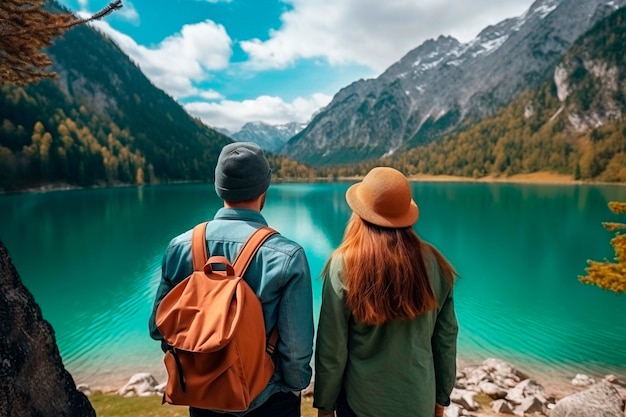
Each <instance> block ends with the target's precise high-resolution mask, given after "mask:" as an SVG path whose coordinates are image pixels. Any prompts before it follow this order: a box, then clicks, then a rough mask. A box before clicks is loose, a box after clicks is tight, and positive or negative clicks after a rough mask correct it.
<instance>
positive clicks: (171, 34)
mask: <svg viewBox="0 0 626 417" xmlns="http://www.w3.org/2000/svg"><path fill="white" fill-rule="evenodd" d="M60 2H61V3H62V4H63V5H65V6H66V7H68V8H69V9H70V10H72V11H73V12H75V13H77V14H79V15H81V16H86V15H89V14H92V13H95V12H96V11H98V10H100V9H101V8H103V7H105V6H106V5H107V4H108V3H109V0H60ZM532 3H533V1H531V0H473V1H469V0H282V1H278V0H123V5H124V7H123V8H122V9H120V10H118V11H115V12H114V13H112V14H111V15H109V16H107V17H106V18H104V19H103V20H102V21H98V22H95V23H93V25H94V26H95V27H97V28H98V29H99V30H100V31H102V32H104V33H105V34H106V35H107V36H109V37H110V38H111V39H113V40H114V41H115V42H116V43H117V44H118V45H119V46H120V48H121V49H122V50H123V51H124V52H125V53H126V54H127V55H129V56H130V57H131V59H132V60H133V61H134V62H135V63H136V64H137V65H138V66H139V67H140V68H141V70H142V71H143V73H144V74H145V75H146V76H147V77H148V78H149V79H150V80H151V81H152V83H153V84H154V85H156V86H157V87H159V88H161V89H162V90H164V91H165V92H166V93H168V94H169V95H170V96H172V97H173V98H174V99H175V100H176V101H177V102H179V103H180V104H181V105H183V106H184V107H185V109H186V110H187V111H188V112H189V113H190V114H191V115H193V116H195V117H198V118H200V119H201V120H202V121H203V122H204V123H206V124H207V125H209V126H211V127H216V128H225V129H228V130H229V131H231V132H236V131H237V130H239V129H240V128H241V126H242V125H243V124H245V123H246V122H255V121H263V122H265V123H269V124H283V123H288V122H299V123H307V122H308V121H309V120H310V119H311V117H312V116H313V115H314V114H315V113H316V112H318V111H319V110H320V109H321V108H323V107H324V106H326V105H327V104H328V103H330V101H331V100H332V97H333V96H334V95H335V94H336V93H337V92H339V90H340V89H342V88H344V87H347V86H349V85H350V84H351V83H352V82H355V81H357V80H359V79H368V78H376V77H378V76H379V75H380V74H382V73H383V72H384V71H385V70H386V69H387V68H388V67H390V66H391V65H393V64H394V63H395V62H397V61H399V60H400V59H401V58H402V57H403V56H404V55H405V54H406V53H408V52H409V51H410V50H412V49H414V48H416V47H418V46H419V45H421V44H422V43H423V42H424V41H426V40H428V39H434V38H437V37H439V36H440V35H446V36H447V35H450V36H454V37H455V38H457V39H458V40H459V41H461V42H469V41H471V40H472V39H473V38H475V37H476V36H477V35H478V33H479V32H480V31H481V30H482V29H484V28H485V27H487V26H489V25H493V24H496V23H498V22H500V21H502V20H504V19H506V18H509V17H515V16H520V15H522V14H523V13H524V12H525V11H526V10H527V9H528V8H529V7H530V6H531V4H532Z"/></svg>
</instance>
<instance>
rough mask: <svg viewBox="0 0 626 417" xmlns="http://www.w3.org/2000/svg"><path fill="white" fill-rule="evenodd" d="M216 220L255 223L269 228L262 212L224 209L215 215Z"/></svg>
mask: <svg viewBox="0 0 626 417" xmlns="http://www.w3.org/2000/svg"><path fill="white" fill-rule="evenodd" d="M214 219H215V220H243V221H249V222H255V223H261V224H263V225H265V226H267V221H266V220H265V217H263V215H262V214H261V212H259V211H256V210H250V209H245V208H226V207H222V208H221V209H219V210H218V211H217V213H215V217H214Z"/></svg>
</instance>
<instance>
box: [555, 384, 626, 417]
mask: <svg viewBox="0 0 626 417" xmlns="http://www.w3.org/2000/svg"><path fill="white" fill-rule="evenodd" d="M572 416H575V417H624V401H623V400H622V397H621V396H620V394H619V392H618V391H617V389H616V388H615V387H614V386H613V385H611V384H610V383H608V382H604V381H603V382H599V383H597V384H595V385H592V386H591V387H589V388H587V389H586V390H584V391H581V392H579V393H576V394H572V395H568V396H567V397H565V398H562V399H561V400H560V401H558V402H557V403H556V405H555V406H554V408H553V409H552V411H551V412H550V417H572Z"/></svg>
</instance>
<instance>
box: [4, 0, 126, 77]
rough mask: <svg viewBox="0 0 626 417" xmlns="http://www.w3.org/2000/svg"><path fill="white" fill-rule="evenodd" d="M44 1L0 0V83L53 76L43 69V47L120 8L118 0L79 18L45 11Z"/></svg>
mask: <svg viewBox="0 0 626 417" xmlns="http://www.w3.org/2000/svg"><path fill="white" fill-rule="evenodd" d="M44 3H45V0H1V1H0V83H15V84H27V83H30V82H34V81H38V80H40V79H42V78H53V77H55V76H56V74H55V73H53V72H46V71H45V68H46V67H47V66H49V65H50V64H51V61H50V58H49V57H48V56H47V55H46V53H45V52H44V51H43V48H45V47H46V46H50V45H51V44H52V42H53V40H54V38H55V37H57V36H59V35H61V34H63V33H64V32H65V31H66V30H68V29H70V28H72V27H74V26H76V25H80V24H83V23H87V22H90V21H93V20H97V19H100V18H102V17H104V16H106V15H108V14H109V13H111V12H112V11H113V10H116V9H119V8H121V7H122V0H115V1H112V2H111V3H109V5H108V6H107V7H105V8H104V9H102V10H101V11H99V12H98V13H96V14H94V15H93V16H91V17H88V18H85V19H81V18H78V17H76V16H74V15H73V14H71V13H53V12H51V11H48V10H46V9H44V7H43V5H44Z"/></svg>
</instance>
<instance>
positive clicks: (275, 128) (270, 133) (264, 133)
mask: <svg viewBox="0 0 626 417" xmlns="http://www.w3.org/2000/svg"><path fill="white" fill-rule="evenodd" d="M305 126H306V125H305V124H303V123H296V122H291V123H286V124H282V125H270V124H268V123H264V122H249V123H246V124H245V125H243V126H242V128H241V129H240V130H238V131H237V132H234V133H232V132H229V131H228V130H226V129H217V130H218V131H221V132H222V133H224V134H226V135H227V136H230V137H231V138H233V139H234V140H236V141H238V142H254V143H256V144H257V145H259V146H260V147H261V148H263V149H264V150H266V151H270V152H278V153H280V150H281V149H282V148H283V146H285V143H287V141H288V140H289V139H291V138H292V137H293V136H295V135H296V134H297V133H298V132H300V131H301V130H302V129H304V127H305Z"/></svg>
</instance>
